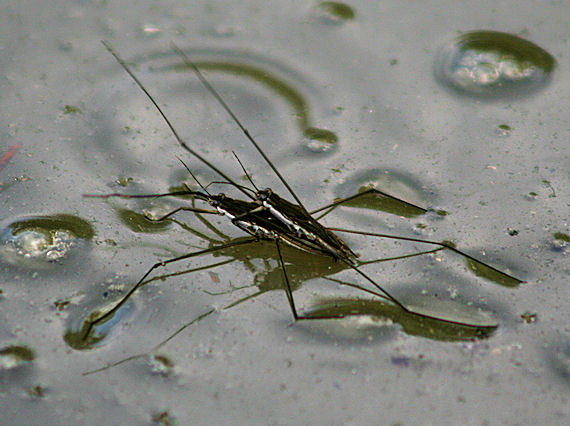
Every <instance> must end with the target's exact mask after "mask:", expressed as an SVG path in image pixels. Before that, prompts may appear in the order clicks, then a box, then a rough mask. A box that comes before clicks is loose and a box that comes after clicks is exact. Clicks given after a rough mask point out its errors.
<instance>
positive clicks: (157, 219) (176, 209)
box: [144, 207, 222, 222]
mask: <svg viewBox="0 0 570 426" xmlns="http://www.w3.org/2000/svg"><path fill="white" fill-rule="evenodd" d="M180 211H185V212H194V213H204V214H217V215H222V213H220V212H219V211H217V210H208V209H200V208H197V207H177V208H175V209H174V210H172V211H170V212H168V213H166V214H164V215H162V216H160V217H153V216H151V215H150V214H149V213H147V212H145V213H144V217H146V218H147V219H148V220H152V221H153V222H160V221H162V220H164V219H167V218H169V217H170V216H172V215H175V214H176V213H178V212H180Z"/></svg>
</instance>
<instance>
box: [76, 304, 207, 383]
mask: <svg viewBox="0 0 570 426" xmlns="http://www.w3.org/2000/svg"><path fill="white" fill-rule="evenodd" d="M215 311H216V310H215V309H210V310H209V311H207V312H204V313H203V314H201V315H199V316H197V317H196V318H194V319H193V320H192V321H190V322H187V323H186V324H184V325H183V326H182V327H180V328H179V329H178V330H176V331H175V332H174V333H172V334H171V335H170V336H168V337H167V338H166V339H164V340H163V341H162V342H160V343H159V344H157V345H155V346H154V347H153V348H152V349H151V350H150V351H148V352H143V353H140V354H137V355H131V356H129V357H127V358H123V359H122V360H120V361H116V362H114V363H112V364H107V365H106V366H104V367H100V368H97V369H95V370H90V371H86V372H85V373H83V374H82V375H83V376H89V375H90V374H95V373H100V372H101V371H105V370H108V369H110V368H113V367H116V366H118V365H121V364H124V363H125V362H128V361H132V360H135V359H138V358H142V357H143V356H145V355H147V354H150V353H151V352H156V351H157V350H158V349H160V348H161V347H162V346H164V345H166V344H167V343H168V342H170V341H171V340H172V339H174V338H175V337H176V336H178V335H179V334H180V333H182V332H183V331H184V330H186V329H187V328H188V327H190V326H191V325H193V324H196V323H198V322H200V321H202V320H203V319H204V318H206V317H207V316H209V315H210V314H212V313H214V312H215Z"/></svg>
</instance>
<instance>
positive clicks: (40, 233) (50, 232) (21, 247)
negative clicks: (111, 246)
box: [0, 215, 94, 268]
mask: <svg viewBox="0 0 570 426" xmlns="http://www.w3.org/2000/svg"><path fill="white" fill-rule="evenodd" d="M93 235H94V231H93V228H92V227H91V225H90V224H89V223H87V222H86V221H84V220H83V219H80V218H78V217H75V216H71V215H54V216H38V217H32V218H26V219H24V220H19V221H16V222H13V223H11V224H9V225H8V226H7V227H6V228H5V229H4V231H3V232H2V234H0V256H1V257H2V258H3V259H4V260H5V261H7V262H8V263H11V264H13V265H19V266H26V267H30V268H42V267H45V266H47V265H48V264H49V263H50V262H56V261H59V260H61V259H63V258H65V257H67V256H68V255H69V253H70V252H71V250H72V249H75V247H76V246H77V245H78V244H80V243H81V242H82V240H89V239H91V238H92V237H93Z"/></svg>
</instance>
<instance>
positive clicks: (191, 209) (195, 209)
mask: <svg viewBox="0 0 570 426" xmlns="http://www.w3.org/2000/svg"><path fill="white" fill-rule="evenodd" d="M179 195H192V194H189V193H188V191H174V192H167V193H164V194H121V193H118V192H114V193H112V194H84V195H83V196H84V197H85V198H104V199H107V198H160V197H170V196H179ZM179 211H187V212H194V213H203V214H217V215H219V214H220V213H219V212H218V211H217V210H211V209H201V208H198V207H178V208H176V209H174V210H172V211H170V212H168V213H166V214H165V215H163V216H161V217H158V218H150V217H147V218H148V219H149V220H152V221H153V222H160V221H161V220H164V219H166V218H168V217H170V216H172V215H173V214H175V213H178V212H179Z"/></svg>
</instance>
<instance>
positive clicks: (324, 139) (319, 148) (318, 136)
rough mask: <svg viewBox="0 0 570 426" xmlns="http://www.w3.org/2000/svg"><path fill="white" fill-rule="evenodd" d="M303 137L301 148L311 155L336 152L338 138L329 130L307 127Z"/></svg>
mask: <svg viewBox="0 0 570 426" xmlns="http://www.w3.org/2000/svg"><path fill="white" fill-rule="evenodd" d="M303 136H304V139H303V142H302V143H303V146H304V147H305V148H306V149H307V150H309V151H310V152H312V153H316V154H317V153H320V154H325V153H326V154H330V153H332V152H334V151H336V148H337V142H338V136H337V135H336V134H334V133H333V132H331V131H330V130H325V129H319V128H317V127H309V128H307V129H305V131H304V132H303Z"/></svg>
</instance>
